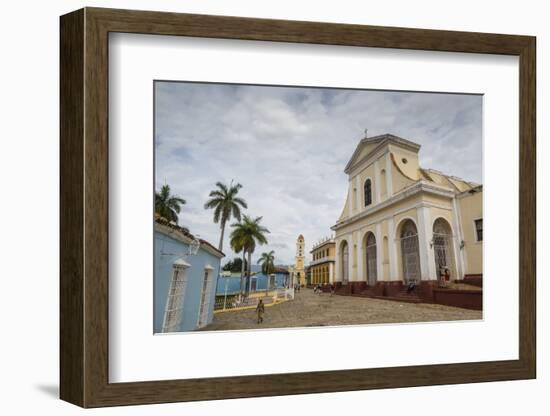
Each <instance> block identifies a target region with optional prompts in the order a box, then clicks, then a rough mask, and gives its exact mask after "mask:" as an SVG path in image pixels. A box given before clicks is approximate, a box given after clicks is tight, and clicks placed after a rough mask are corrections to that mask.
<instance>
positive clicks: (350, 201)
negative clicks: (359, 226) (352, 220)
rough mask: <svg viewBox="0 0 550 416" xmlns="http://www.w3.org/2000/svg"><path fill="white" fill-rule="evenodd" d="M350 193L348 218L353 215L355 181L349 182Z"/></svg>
mask: <svg viewBox="0 0 550 416" xmlns="http://www.w3.org/2000/svg"><path fill="white" fill-rule="evenodd" d="M348 186H349V191H348V216H350V217H351V216H352V215H353V180H351V179H350V181H349V185H348Z"/></svg>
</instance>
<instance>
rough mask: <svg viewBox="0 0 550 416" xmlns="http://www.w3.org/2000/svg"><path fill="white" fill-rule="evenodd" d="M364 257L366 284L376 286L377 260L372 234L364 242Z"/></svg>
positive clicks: (374, 238) (374, 239)
mask: <svg viewBox="0 0 550 416" xmlns="http://www.w3.org/2000/svg"><path fill="white" fill-rule="evenodd" d="M365 243H366V244H365V251H366V253H365V255H366V260H367V261H366V264H367V282H368V284H369V285H371V286H374V285H375V284H376V279H377V277H378V274H377V270H376V267H377V258H376V237H375V236H374V234H373V233H368V234H367V238H366V241H365Z"/></svg>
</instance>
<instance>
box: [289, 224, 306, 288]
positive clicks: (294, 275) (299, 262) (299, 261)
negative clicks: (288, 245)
mask: <svg viewBox="0 0 550 416" xmlns="http://www.w3.org/2000/svg"><path fill="white" fill-rule="evenodd" d="M305 244H306V243H305V240H304V236H303V235H302V234H300V235H299V236H298V238H297V240H296V257H295V261H294V265H293V266H289V268H288V272H289V273H290V281H291V282H292V285H295V284H299V285H300V286H305V285H306V272H305V263H304V260H305Z"/></svg>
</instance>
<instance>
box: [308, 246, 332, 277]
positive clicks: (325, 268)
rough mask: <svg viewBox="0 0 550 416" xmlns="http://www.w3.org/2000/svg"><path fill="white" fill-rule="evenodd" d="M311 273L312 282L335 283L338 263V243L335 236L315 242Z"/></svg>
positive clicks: (312, 252) (312, 251)
mask: <svg viewBox="0 0 550 416" xmlns="http://www.w3.org/2000/svg"><path fill="white" fill-rule="evenodd" d="M310 253H311V262H310V263H309V273H310V276H311V284H313V285H317V284H329V283H334V275H335V263H336V243H335V241H334V238H332V237H331V238H325V239H323V240H322V241H320V242H318V243H317V244H315V245H314V246H313V248H312V250H311V251H310Z"/></svg>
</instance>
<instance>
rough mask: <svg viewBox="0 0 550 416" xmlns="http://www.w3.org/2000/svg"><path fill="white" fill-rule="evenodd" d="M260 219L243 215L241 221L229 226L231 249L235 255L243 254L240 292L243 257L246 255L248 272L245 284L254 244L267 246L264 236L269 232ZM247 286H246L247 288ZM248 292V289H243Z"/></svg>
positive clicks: (254, 247)
mask: <svg viewBox="0 0 550 416" xmlns="http://www.w3.org/2000/svg"><path fill="white" fill-rule="evenodd" d="M261 221H262V217H256V218H252V217H249V216H248V215H243V218H242V221H241V222H237V223H234V224H231V227H232V228H233V231H232V232H231V247H232V248H233V250H234V251H235V252H236V253H240V252H241V251H242V252H243V266H242V269H241V292H242V283H243V278H244V263H245V261H244V260H245V255H246V254H248V272H247V283H248V281H249V280H250V272H251V266H252V253H253V252H254V250H255V249H256V244H260V245H262V244H267V238H266V236H265V234H269V230H268V229H267V228H265V227H264V226H262V225H261V224H260V222H261ZM248 286H249V285H247V287H248ZM245 292H248V289H245Z"/></svg>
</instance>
